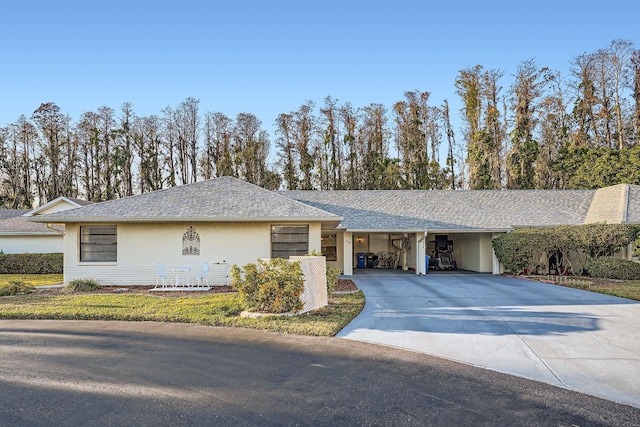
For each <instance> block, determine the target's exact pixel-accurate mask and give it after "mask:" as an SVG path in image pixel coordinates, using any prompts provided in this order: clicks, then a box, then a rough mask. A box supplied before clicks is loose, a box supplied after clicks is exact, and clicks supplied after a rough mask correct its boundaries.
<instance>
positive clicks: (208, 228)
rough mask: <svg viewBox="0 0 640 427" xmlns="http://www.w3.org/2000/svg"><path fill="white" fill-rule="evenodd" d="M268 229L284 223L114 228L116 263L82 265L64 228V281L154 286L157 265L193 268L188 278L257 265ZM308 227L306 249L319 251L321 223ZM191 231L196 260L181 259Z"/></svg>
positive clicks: (266, 249)
mask: <svg viewBox="0 0 640 427" xmlns="http://www.w3.org/2000/svg"><path fill="white" fill-rule="evenodd" d="M290 224H291V225H293V224H294V223H290ZM295 224H296V225H297V224H299V223H295ZM87 225H89V224H87ZM112 225H113V224H112ZM271 225H283V224H282V223H277V224H276V223H274V224H269V223H228V224H227V223H218V224H206V223H176V224H117V236H118V260H117V261H116V262H111V263H81V262H80V261H79V254H78V252H79V240H78V231H79V226H78V224H67V227H66V230H67V231H66V236H65V239H66V240H65V242H66V251H65V257H64V263H65V266H64V281H65V283H66V282H69V281H70V280H74V279H78V278H89V277H90V278H94V279H97V280H99V281H100V283H102V284H105V285H153V284H155V282H156V273H155V268H154V266H155V264H156V263H163V264H165V265H166V266H167V268H169V269H170V268H171V267H191V268H192V269H193V270H192V274H193V273H196V272H197V271H199V270H200V268H201V267H202V264H204V263H205V262H210V263H220V262H223V261H226V262H227V263H229V264H231V265H232V264H238V265H240V266H242V265H244V264H247V263H251V262H256V260H257V259H258V258H270V256H271ZM301 225H306V224H301ZM308 225H309V250H310V251H312V250H316V251H320V245H321V240H320V237H321V234H320V224H319V223H317V224H308ZM189 226H193V227H194V229H195V231H196V232H197V233H198V234H199V235H200V255H182V236H183V234H184V232H185V231H186V230H187V228H188V227H189Z"/></svg>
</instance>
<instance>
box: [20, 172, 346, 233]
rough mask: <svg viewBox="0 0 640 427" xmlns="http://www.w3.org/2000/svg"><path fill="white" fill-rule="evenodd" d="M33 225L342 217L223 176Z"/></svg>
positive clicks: (52, 216) (94, 206) (93, 206)
mask: <svg viewBox="0 0 640 427" xmlns="http://www.w3.org/2000/svg"><path fill="white" fill-rule="evenodd" d="M31 220H33V221H48V222H54V221H59V222H82V221H109V220H111V221H120V222H126V221H130V222H138V221H147V222H149V221H154V222H158V221H163V222H165V221H185V220H188V221H218V222H219V221H227V222H233V221H273V220H313V221H332V222H336V223H337V222H338V221H340V220H341V218H340V217H339V216H336V215H335V214H333V213H329V212H325V211H323V210H321V209H318V208H315V207H313V206H310V205H307V204H304V203H300V202H298V201H296V200H292V199H290V198H287V197H284V196H281V195H279V194H278V193H276V192H273V191H269V190H265V189H264V188H260V187H258V186H256V185H253V184H249V183H247V182H244V181H241V180H239V179H236V178H231V177H222V178H216V179H211V180H208V181H201V182H196V183H193V184H188V185H183V186H181V187H174V188H167V189H164V190H159V191H154V192H152V193H145V194H141V195H137V196H132V197H126V198H123V199H118V200H111V201H107V202H102V203H95V204H91V205H87V206H83V207H80V208H77V209H72V210H67V211H62V212H56V213H52V214H46V215H41V216H38V217H32V218H31Z"/></svg>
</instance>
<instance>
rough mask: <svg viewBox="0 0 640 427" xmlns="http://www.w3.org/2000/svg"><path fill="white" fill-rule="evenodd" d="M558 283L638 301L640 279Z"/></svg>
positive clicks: (639, 296)
mask: <svg viewBox="0 0 640 427" xmlns="http://www.w3.org/2000/svg"><path fill="white" fill-rule="evenodd" d="M560 284H561V285H562V286H568V287H571V288H576V289H584V290H586V291H591V292H598V293H601V294H607V295H613V296H616V297H622V298H628V299H633V300H636V301H640V280H624V281H621V280H610V279H588V280H576V281H568V283H560Z"/></svg>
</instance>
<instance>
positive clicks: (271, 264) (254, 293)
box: [231, 258, 304, 313]
mask: <svg viewBox="0 0 640 427" xmlns="http://www.w3.org/2000/svg"><path fill="white" fill-rule="evenodd" d="M231 286H233V287H234V288H235V289H237V290H238V294H239V295H240V298H241V299H242V302H243V304H244V306H245V307H246V308H247V310H249V311H258V312H263V313H295V312H297V311H299V310H301V309H302V307H303V303H302V300H301V299H300V296H301V295H302V291H303V290H304V274H303V273H302V267H301V266H300V262H298V261H293V262H290V261H287V260H285V259H281V258H272V259H269V260H264V259H259V260H258V262H257V263H256V264H247V265H245V266H244V267H242V269H240V267H238V266H237V265H235V264H234V265H233V267H231Z"/></svg>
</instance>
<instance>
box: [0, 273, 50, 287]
mask: <svg viewBox="0 0 640 427" xmlns="http://www.w3.org/2000/svg"><path fill="white" fill-rule="evenodd" d="M11 281H18V282H24V284H25V285H33V286H41V285H56V284H60V283H62V274H0V286H3V285H8V284H9V282H11Z"/></svg>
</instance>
